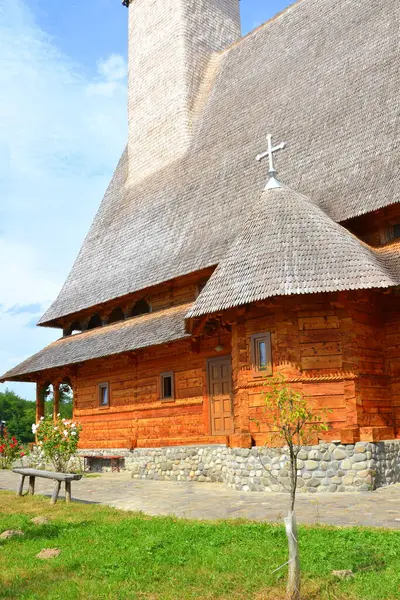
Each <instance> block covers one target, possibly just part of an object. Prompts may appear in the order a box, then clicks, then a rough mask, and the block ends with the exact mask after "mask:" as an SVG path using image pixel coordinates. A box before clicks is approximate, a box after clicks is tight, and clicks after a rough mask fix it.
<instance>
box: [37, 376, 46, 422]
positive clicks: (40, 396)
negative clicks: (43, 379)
mask: <svg viewBox="0 0 400 600" xmlns="http://www.w3.org/2000/svg"><path fill="white" fill-rule="evenodd" d="M44 392H45V389H44V386H43V385H42V384H41V383H37V384H36V423H39V421H40V419H41V418H42V417H44Z"/></svg>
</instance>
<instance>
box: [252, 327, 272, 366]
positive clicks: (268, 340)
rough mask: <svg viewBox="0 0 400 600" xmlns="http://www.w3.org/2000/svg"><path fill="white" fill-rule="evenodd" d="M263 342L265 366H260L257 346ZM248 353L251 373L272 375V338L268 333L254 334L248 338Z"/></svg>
mask: <svg viewBox="0 0 400 600" xmlns="http://www.w3.org/2000/svg"><path fill="white" fill-rule="evenodd" d="M261 341H264V342H265V347H266V359H267V362H266V365H265V367H261V366H260V364H259V363H260V361H259V352H258V344H259V343H260V342H261ZM250 353H251V364H252V368H253V372H254V373H255V374H257V375H272V336H271V332H270V331H265V332H262V333H254V334H253V335H252V336H250Z"/></svg>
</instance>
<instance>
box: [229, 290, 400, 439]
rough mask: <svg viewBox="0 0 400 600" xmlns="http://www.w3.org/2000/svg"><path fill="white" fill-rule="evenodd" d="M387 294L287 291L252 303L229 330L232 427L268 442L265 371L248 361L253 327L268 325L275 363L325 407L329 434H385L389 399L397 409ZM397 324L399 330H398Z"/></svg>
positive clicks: (397, 366) (398, 356)
mask: <svg viewBox="0 0 400 600" xmlns="http://www.w3.org/2000/svg"><path fill="white" fill-rule="evenodd" d="M384 301H385V300H384V297H383V295H382V294H381V293H375V292H351V293H350V292H349V293H338V294H324V295H319V296H304V297H287V298H280V299H274V300H272V301H271V302H264V303H259V304H258V306H256V307H249V308H247V309H246V311H245V312H244V314H241V315H240V317H239V318H238V319H237V322H236V324H235V325H234V326H233V330H232V346H233V348H232V364H233V378H234V389H235V403H234V410H235V433H237V434H243V433H246V432H250V433H251V434H252V436H253V438H254V439H255V440H256V443H257V444H265V443H270V442H271V432H270V430H269V427H268V424H267V423H266V422H265V410H264V407H265V401H264V396H265V389H266V388H265V387H264V386H265V378H263V377H260V376H259V374H258V373H255V372H254V371H253V370H252V368H251V364H250V361H251V359H250V354H251V348H250V338H251V335H252V334H253V333H259V332H263V331H270V332H271V333H272V357H273V371H274V373H275V374H277V373H282V374H284V375H285V377H286V378H287V380H288V382H289V383H290V385H291V386H292V387H293V388H294V389H297V390H299V391H301V392H302V393H304V394H305V396H306V397H307V398H308V399H309V401H310V404H311V405H312V406H313V407H314V408H315V409H316V410H317V411H318V409H326V410H327V411H329V412H328V415H327V421H328V425H329V431H328V432H326V433H324V434H322V435H321V438H323V439H326V440H340V439H342V440H343V441H345V442H353V441H356V440H357V439H360V436H361V439H363V438H364V439H370V440H371V441H375V440H377V439H388V438H392V437H393V436H394V430H393V426H394V417H393V414H394V407H393V403H394V402H395V403H396V407H395V412H396V414H398V412H400V380H398V381H397V380H395V379H393V383H392V384H391V383H390V382H391V379H390V375H394V376H395V377H398V376H399V374H400V351H399V349H398V348H399V347H397V348H396V344H398V342H399V339H400V335H397V333H399V334H400V318H399V313H398V311H397V309H395V308H393V310H392V311H391V312H389V313H388V316H387V318H388V319H389V322H388V325H387V328H388V330H390V331H391V332H392V333H391V334H390V335H391V340H390V342H391V343H392V345H393V346H391V347H390V355H391V362H390V369H391V372H390V373H389V371H388V368H387V359H386V355H387V341H386V337H385V335H387V333H386V332H385V319H384V312H385V313H386V311H384V310H383V305H384ZM397 329H399V331H398V332H397Z"/></svg>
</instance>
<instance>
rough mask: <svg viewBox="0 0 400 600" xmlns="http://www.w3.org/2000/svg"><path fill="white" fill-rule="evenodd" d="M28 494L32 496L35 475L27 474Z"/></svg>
mask: <svg viewBox="0 0 400 600" xmlns="http://www.w3.org/2000/svg"><path fill="white" fill-rule="evenodd" d="M28 493H29V495H30V496H33V494H34V493H35V476H34V475H29V492H28Z"/></svg>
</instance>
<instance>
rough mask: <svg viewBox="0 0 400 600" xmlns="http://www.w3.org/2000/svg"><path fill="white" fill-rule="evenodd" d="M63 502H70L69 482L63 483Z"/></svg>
mask: <svg viewBox="0 0 400 600" xmlns="http://www.w3.org/2000/svg"><path fill="white" fill-rule="evenodd" d="M65 502H71V482H70V481H66V482H65Z"/></svg>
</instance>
